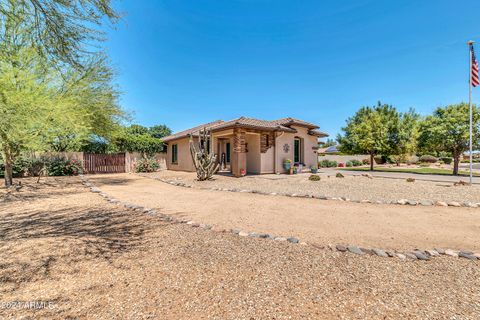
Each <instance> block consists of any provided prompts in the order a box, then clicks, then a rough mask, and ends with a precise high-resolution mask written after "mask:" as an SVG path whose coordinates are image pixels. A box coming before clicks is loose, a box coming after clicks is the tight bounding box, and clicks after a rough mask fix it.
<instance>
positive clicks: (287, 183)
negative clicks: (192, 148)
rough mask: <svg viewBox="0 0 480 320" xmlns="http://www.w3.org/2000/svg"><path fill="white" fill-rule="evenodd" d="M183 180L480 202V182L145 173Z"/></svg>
mask: <svg viewBox="0 0 480 320" xmlns="http://www.w3.org/2000/svg"><path fill="white" fill-rule="evenodd" d="M148 175H149V176H152V177H161V178H165V179H172V180H178V181H183V182H185V183H188V184H189V185H192V186H194V187H197V188H201V187H216V188H230V189H232V188H236V189H244V190H255V191H261V192H275V193H278V194H283V193H289V194H292V193H296V194H306V195H313V196H327V197H346V198H349V199H352V200H371V201H377V200H380V201H392V200H400V199H408V200H415V201H422V200H430V201H447V202H449V201H458V202H465V201H470V202H475V203H480V185H474V186H472V187H471V186H454V185H453V183H446V182H445V183H442V182H430V181H420V180H417V181H415V182H406V181H405V180H399V179H387V178H378V177H374V178H373V179H370V178H367V177H362V176H345V178H336V177H335V176H331V177H324V176H322V178H321V181H309V180H308V177H309V176H310V174H307V173H304V174H298V175H292V176H288V175H274V174H267V175H252V176H246V177H244V178H241V179H239V178H234V177H230V176H223V175H215V177H214V179H213V180H211V181H201V182H200V181H196V180H195V178H196V175H195V173H193V172H181V171H170V170H165V171H160V172H155V173H151V174H148Z"/></svg>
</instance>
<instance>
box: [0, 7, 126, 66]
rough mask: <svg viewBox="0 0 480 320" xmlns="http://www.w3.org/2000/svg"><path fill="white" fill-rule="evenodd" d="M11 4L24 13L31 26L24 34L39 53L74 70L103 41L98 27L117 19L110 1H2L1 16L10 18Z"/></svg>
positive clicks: (117, 15)
mask: <svg viewBox="0 0 480 320" xmlns="http://www.w3.org/2000/svg"><path fill="white" fill-rule="evenodd" d="M12 7H14V8H15V9H16V10H17V12H20V11H21V12H24V13H25V17H24V19H27V20H28V23H29V24H30V26H31V29H30V31H29V32H28V33H27V34H25V35H23V37H28V40H29V41H30V42H31V43H32V44H34V48H35V49H36V50H37V52H38V53H39V54H40V55H43V56H45V57H47V58H48V59H51V60H55V61H56V62H57V63H59V62H62V63H66V64H69V65H71V66H74V67H75V68H77V69H78V68H79V67H82V68H83V67H84V66H85V63H86V60H85V58H86V57H88V56H89V53H94V52H95V51H94V50H92V49H94V47H95V45H96V44H98V43H99V42H100V41H102V40H104V38H105V33H104V32H103V31H102V30H101V29H100V27H101V26H102V25H105V23H111V24H113V23H115V22H117V21H118V19H119V18H120V17H119V14H118V13H117V12H115V10H114V9H113V7H112V5H111V1H110V0H82V1H76V0H75V1H65V0H2V1H0V16H1V17H2V18H7V17H9V16H10V17H11V15H12ZM87 60H88V59H87Z"/></svg>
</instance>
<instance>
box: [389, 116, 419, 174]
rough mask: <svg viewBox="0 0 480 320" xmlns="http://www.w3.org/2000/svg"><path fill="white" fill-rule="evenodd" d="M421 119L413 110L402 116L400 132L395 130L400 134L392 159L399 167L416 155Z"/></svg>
mask: <svg viewBox="0 0 480 320" xmlns="http://www.w3.org/2000/svg"><path fill="white" fill-rule="evenodd" d="M419 119H420V116H419V115H418V114H417V113H416V112H415V110H413V109H410V110H409V111H408V112H404V113H401V114H400V117H399V119H398V130H395V132H397V134H398V137H397V139H396V141H397V143H396V145H394V146H393V152H392V158H393V159H394V161H395V162H396V163H397V165H400V162H402V161H406V160H407V157H408V156H409V155H412V154H413V153H415V151H416V149H417V139H418V135H419V131H418V129H419Z"/></svg>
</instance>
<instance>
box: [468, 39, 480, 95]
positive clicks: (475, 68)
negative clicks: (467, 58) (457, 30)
mask: <svg viewBox="0 0 480 320" xmlns="http://www.w3.org/2000/svg"><path fill="white" fill-rule="evenodd" d="M470 50H471V51H472V70H470V71H471V74H470V77H471V78H472V79H471V80H472V86H473V87H476V86H478V85H479V84H480V80H479V79H478V62H477V59H476V58H475V52H474V51H473V45H470Z"/></svg>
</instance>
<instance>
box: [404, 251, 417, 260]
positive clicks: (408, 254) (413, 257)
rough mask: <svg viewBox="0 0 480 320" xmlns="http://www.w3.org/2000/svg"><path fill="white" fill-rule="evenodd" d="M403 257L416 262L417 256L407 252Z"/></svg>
mask: <svg viewBox="0 0 480 320" xmlns="http://www.w3.org/2000/svg"><path fill="white" fill-rule="evenodd" d="M405 256H406V257H407V258H409V259H412V260H417V256H416V255H415V254H414V253H413V252H407V253H405Z"/></svg>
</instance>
